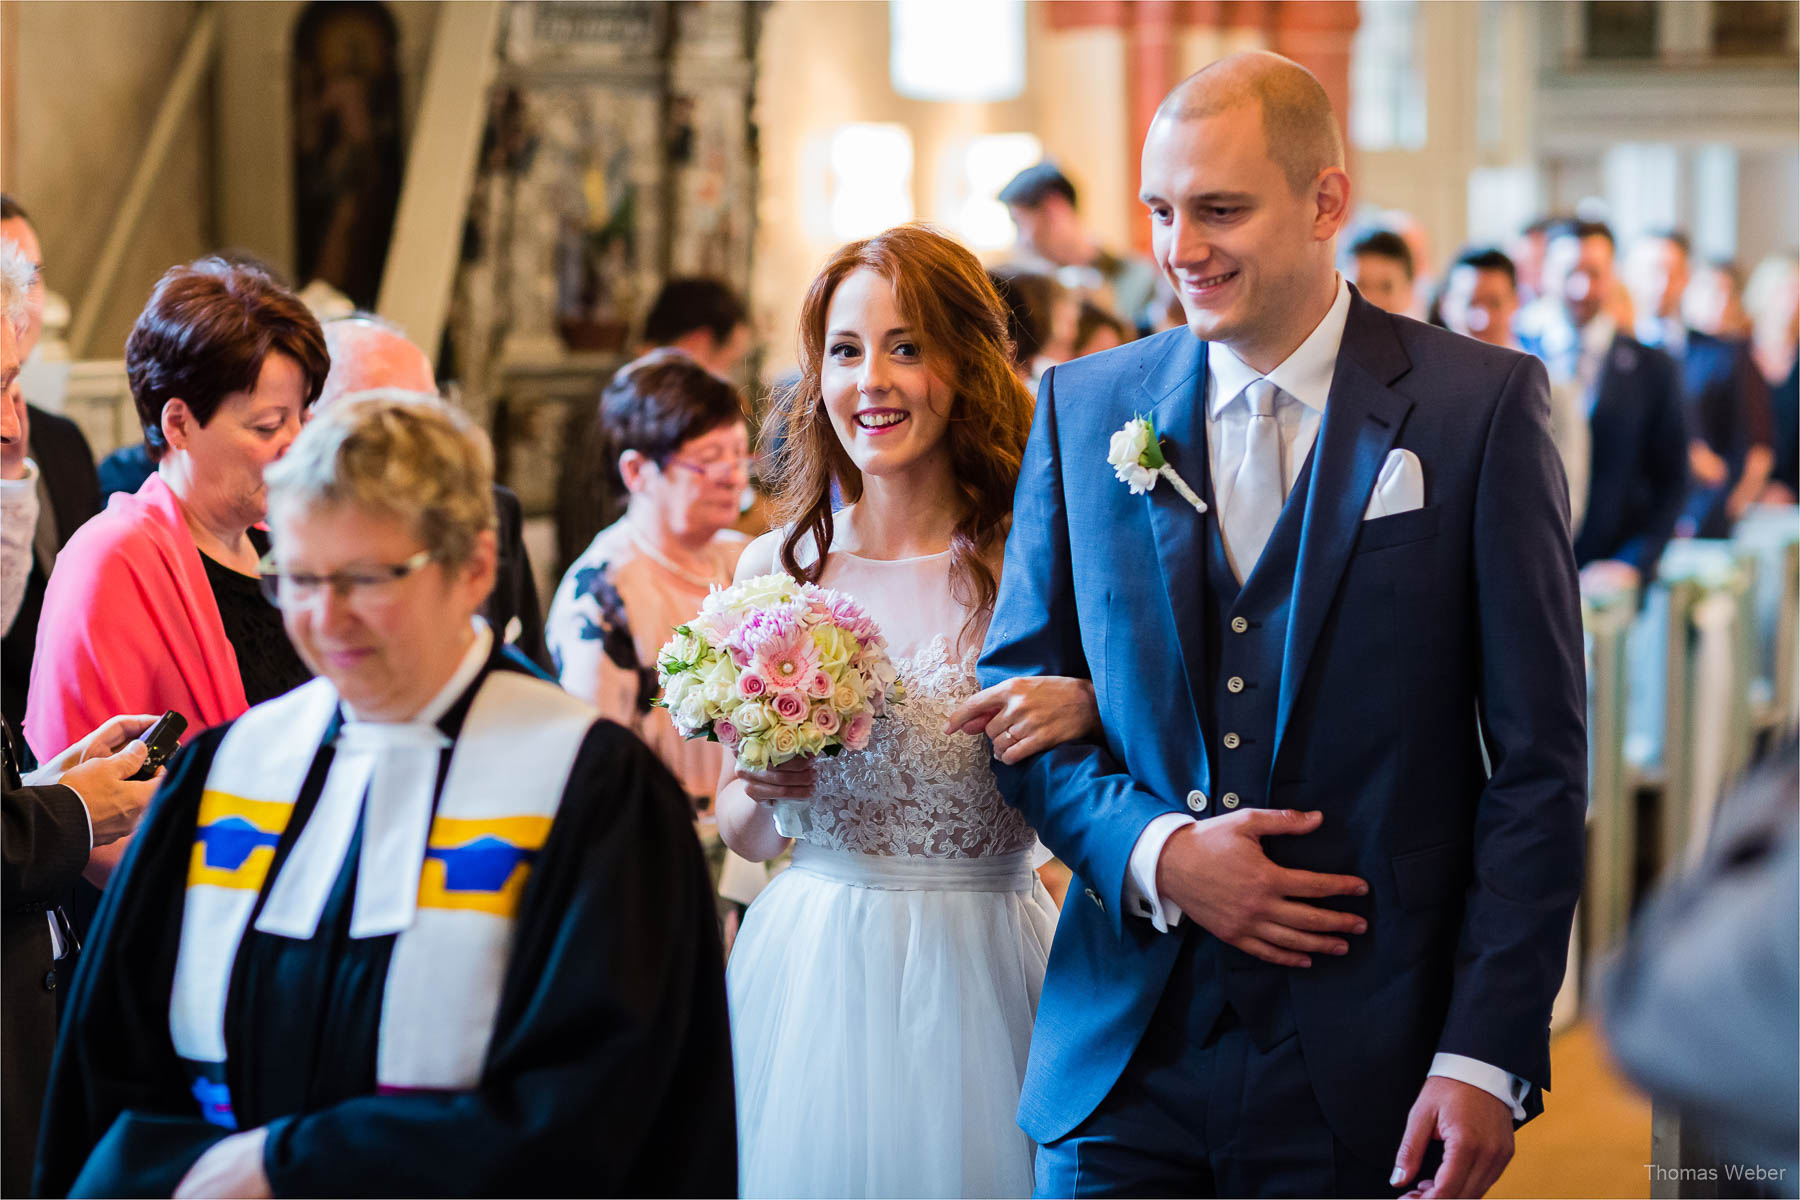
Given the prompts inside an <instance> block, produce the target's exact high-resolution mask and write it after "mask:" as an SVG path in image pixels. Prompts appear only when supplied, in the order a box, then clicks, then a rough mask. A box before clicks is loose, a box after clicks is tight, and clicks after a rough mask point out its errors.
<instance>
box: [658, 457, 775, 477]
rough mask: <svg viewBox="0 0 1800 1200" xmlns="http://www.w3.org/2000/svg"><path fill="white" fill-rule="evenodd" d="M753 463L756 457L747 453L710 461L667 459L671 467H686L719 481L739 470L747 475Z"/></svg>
mask: <svg viewBox="0 0 1800 1200" xmlns="http://www.w3.org/2000/svg"><path fill="white" fill-rule="evenodd" d="M755 463H756V457H755V456H754V455H749V454H746V455H743V456H742V457H739V458H720V459H714V460H712V461H711V462H694V461H692V460H691V459H686V458H671V459H670V460H669V466H671V467H686V468H687V469H688V470H690V471H692V472H693V473H694V474H696V475H704V476H706V477H707V478H708V479H713V480H719V481H723V480H727V479H730V478H732V477H733V476H735V475H737V474H738V473H739V472H742V473H743V474H745V475H748V474H749V473H750V468H751V467H752V466H754V465H755Z"/></svg>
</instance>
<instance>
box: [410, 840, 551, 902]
mask: <svg viewBox="0 0 1800 1200" xmlns="http://www.w3.org/2000/svg"><path fill="white" fill-rule="evenodd" d="M552 819H553V818H550V817H489V818H463V817H442V816H440V817H437V818H435V819H433V821H432V822H431V833H430V835H429V837H428V838H427V839H426V843H425V864H424V868H423V870H421V871H420V873H419V907H420V908H460V909H473V910H475V911H477V912H485V913H492V914H494V915H495V916H498V917H511V916H513V915H514V914H515V913H516V912H518V909H519V897H520V896H521V895H522V894H523V893H524V891H525V881H526V880H527V879H529V878H531V868H532V866H533V864H534V863H536V861H537V856H538V852H539V851H540V850H542V849H543V846H544V842H545V840H546V839H548V838H549V836H550V824H551V821H552Z"/></svg>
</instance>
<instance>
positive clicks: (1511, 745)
mask: <svg viewBox="0 0 1800 1200" xmlns="http://www.w3.org/2000/svg"><path fill="white" fill-rule="evenodd" d="M1205 355H1206V346H1205V344H1204V343H1202V342H1200V341H1198V340H1197V339H1195V338H1194V337H1193V336H1192V335H1191V334H1190V333H1188V332H1187V331H1186V330H1185V329H1183V330H1175V331H1171V332H1169V333H1165V334H1161V335H1159V336H1156V337H1153V338H1149V339H1146V340H1144V341H1141V342H1136V343H1132V344H1130V345H1127V346H1124V347H1121V348H1119V349H1117V350H1113V351H1110V352H1108V353H1105V354H1100V355H1096V356H1093V357H1091V358H1086V359H1080V360H1077V361H1075V362H1071V363H1068V364H1065V365H1063V366H1059V367H1056V368H1055V369H1054V370H1052V371H1051V372H1049V373H1048V374H1047V375H1046V376H1045V378H1044V381H1043V385H1042V388H1041V390H1040V392H1039V396H1038V407H1037V416H1036V422H1035V425H1034V427H1033V430H1032V434H1031V440H1030V443H1029V445H1028V446H1027V449H1026V453H1025V460H1024V465H1023V468H1022V471H1021V474H1020V478H1019V486H1018V493H1017V498H1016V501H1015V507H1014V512H1013V526H1012V533H1011V536H1010V537H1009V538H1008V541H1007V547H1006V564H1005V570H1004V573H1003V575H1002V579H1001V585H1000V594H999V598H998V600H997V603H996V608H995V612H994V618H993V622H992V624H991V626H990V629H989V632H988V637H987V646H986V649H985V651H984V654H983V657H982V660H981V674H982V682H983V683H984V684H991V683H994V682H997V681H998V680H1000V679H1004V678H1006V677H1009V676H1013V675H1030V674H1064V675H1075V676H1085V677H1089V678H1091V679H1092V680H1093V682H1094V686H1095V695H1096V699H1097V701H1098V704H1099V707H1100V713H1101V717H1102V721H1103V725H1104V732H1103V735H1102V736H1101V738H1100V739H1099V740H1097V741H1092V742H1072V743H1068V744H1065V745H1062V746H1059V747H1057V748H1055V749H1053V750H1050V751H1047V752H1045V753H1043V754H1040V755H1037V756H1036V757H1034V758H1032V759H1030V760H1028V761H1026V762H1024V763H1021V764H1019V765H1017V766H1015V767H1011V768H1008V767H1003V766H999V765H996V768H995V770H996V774H997V776H998V778H999V780H1000V786H1001V788H1002V790H1003V791H1004V792H1005V794H1006V796H1007V798H1008V799H1009V800H1010V801H1011V802H1012V803H1014V804H1015V805H1017V806H1018V807H1019V808H1020V809H1021V810H1022V811H1023V812H1024V813H1025V815H1026V816H1027V817H1028V818H1029V819H1030V821H1031V823H1032V824H1033V825H1034V826H1035V827H1036V828H1037V830H1038V832H1039V834H1040V836H1041V837H1042V838H1043V840H1044V842H1045V844H1046V845H1048V846H1049V847H1050V849H1051V850H1053V851H1054V852H1055V853H1056V854H1057V855H1058V856H1060V857H1061V858H1062V859H1063V860H1064V861H1065V862H1066V863H1068V864H1069V865H1070V866H1071V867H1072V868H1073V869H1074V871H1075V873H1076V875H1077V876H1078V877H1079V879H1078V882H1077V883H1076V884H1075V886H1073V887H1072V888H1071V890H1070V892H1069V901H1068V903H1067V905H1066V906H1065V907H1064V909H1063V915H1062V920H1061V924H1060V926H1059V927H1058V930H1057V936H1056V941H1055V945H1054V946H1053V948H1052V952H1051V959H1050V971H1049V978H1048V979H1047V981H1046V983H1045V987H1044V992H1043V998H1042V1000H1041V1002H1040V1005H1039V1008H1038V1014H1037V1027H1036V1033H1035V1036H1034V1040H1033V1044H1032V1057H1031V1063H1030V1067H1029V1069H1028V1073H1027V1077H1026V1081H1025V1087H1024V1095H1023V1098H1022V1099H1021V1101H1020V1109H1019V1117H1020V1124H1021V1125H1022V1126H1023V1127H1024V1128H1025V1130H1026V1131H1027V1132H1028V1133H1030V1134H1031V1135H1032V1137H1034V1138H1036V1139H1037V1140H1039V1141H1049V1140H1053V1139H1055V1138H1057V1137H1060V1136H1062V1135H1063V1134H1065V1133H1067V1132H1069V1131H1070V1130H1071V1129H1073V1128H1074V1127H1075V1126H1076V1125H1078V1124H1079V1123H1080V1122H1081V1121H1082V1120H1083V1119H1084V1118H1085V1117H1086V1116H1087V1115H1088V1114H1089V1113H1090V1112H1092V1111H1093V1109H1094V1107H1095V1106H1096V1105H1097V1104H1098V1103H1099V1102H1100V1100H1101V1099H1102V1098H1103V1097H1104V1096H1105V1095H1106V1093H1107V1092H1108V1090H1109V1089H1110V1088H1111V1087H1112V1085H1113V1083H1114V1082H1115V1081H1116V1080H1117V1079H1118V1077H1119V1074H1120V1072H1121V1071H1122V1070H1123V1068H1124V1067H1125V1064H1126V1062H1127V1060H1128V1059H1129V1058H1130V1056H1131V1054H1132V1052H1133V1050H1134V1048H1135V1047H1136V1045H1137V1043H1138V1040H1139V1038H1140V1036H1141V1035H1142V1033H1143V1031H1144V1029H1145V1026H1146V1024H1147V1022H1148V1021H1149V1019H1150V1016H1151V1013H1152V1011H1153V1009H1154V1008H1155V1006H1156V1003H1157V1000H1158V998H1159V997H1160V995H1161V994H1162V991H1163V987H1164V984H1165V981H1166V980H1167V978H1168V974H1169V970H1170V966H1171V964H1172V962H1173V960H1174V958H1175V953H1176V949H1177V944H1178V938H1179V937H1181V936H1205V937H1210V936H1211V935H1210V934H1206V933H1203V932H1200V931H1194V930H1190V931H1189V932H1188V933H1187V934H1186V935H1183V934H1181V933H1179V932H1175V933H1168V934H1164V933H1158V932H1156V931H1155V930H1154V929H1153V928H1152V926H1151V925H1150V923H1149V922H1148V921H1146V920H1144V919H1142V918H1140V917H1136V916H1132V917H1122V916H1121V911H1122V907H1123V905H1122V903H1121V899H1122V894H1123V891H1124V884H1125V875H1126V866H1127V861H1128V859H1129V857H1130V854H1131V850H1132V848H1133V846H1134V845H1135V844H1136V842H1137V839H1138V835H1139V833H1140V832H1141V831H1142V830H1143V828H1144V827H1145V826H1146V825H1147V824H1149V822H1150V821H1151V820H1152V819H1153V818H1155V817H1157V816H1159V815H1161V814H1163V813H1169V812H1186V811H1187V810H1186V808H1185V807H1184V805H1183V799H1184V797H1185V796H1186V795H1187V793H1188V792H1189V790H1190V789H1194V788H1198V789H1201V790H1202V791H1205V792H1207V793H1208V794H1209V795H1210V794H1211V792H1212V788H1211V780H1210V772H1209V769H1208V763H1207V759H1206V751H1205V748H1204V746H1205V741H1204V737H1203V731H1202V729H1201V727H1200V717H1199V715H1198V714H1199V713H1200V712H1202V711H1205V709H1204V708H1203V706H1202V704H1201V702H1200V701H1201V696H1202V694H1203V691H1204V689H1207V688H1209V687H1211V686H1212V681H1210V680H1207V679H1204V678H1202V674H1203V672H1204V661H1205V659H1204V648H1203V645H1202V639H1203V636H1204V629H1205V623H1206V622H1207V621H1208V620H1211V619H1213V618H1212V617H1211V616H1210V615H1209V614H1208V613H1207V612H1206V611H1205V607H1206V605H1207V603H1208V601H1207V597H1206V594H1205V589H1204V587H1203V585H1202V583H1201V580H1200V576H1201V572H1200V566H1199V564H1200V563H1201V561H1202V559H1203V556H1204V552H1205V550H1204V543H1203V541H1202V538H1203V529H1204V523H1203V521H1202V520H1201V519H1200V518H1199V517H1198V516H1197V515H1196V514H1195V512H1194V511H1193V509H1191V508H1190V507H1189V506H1188V505H1187V504H1186V503H1185V502H1184V501H1183V500H1182V499H1181V498H1180V497H1179V496H1177V495H1176V494H1175V492H1174V489H1172V488H1170V487H1169V486H1167V484H1162V485H1159V486H1158V487H1156V488H1155V489H1154V490H1153V491H1151V492H1150V493H1149V494H1147V495H1141V496H1133V495H1131V494H1130V492H1129V490H1128V489H1127V488H1126V486H1125V485H1124V484H1122V483H1120V482H1118V481H1117V480H1116V479H1115V478H1114V477H1113V473H1112V470H1111V468H1110V467H1109V466H1108V465H1107V462H1106V451H1107V441H1108V439H1109V437H1110V436H1111V434H1112V433H1113V431H1115V430H1117V429H1118V428H1119V427H1120V426H1121V425H1122V424H1124V423H1125V422H1126V421H1127V420H1129V419H1130V418H1131V417H1132V416H1134V415H1136V414H1150V415H1152V416H1154V418H1155V420H1156V424H1157V428H1158V430H1159V431H1160V432H1161V433H1162V435H1163V437H1164V443H1163V451H1164V454H1165V455H1166V456H1167V458H1168V460H1169V462H1170V464H1171V465H1173V466H1174V467H1175V468H1176V469H1177V470H1178V471H1180V472H1181V474H1182V476H1183V478H1185V479H1187V480H1189V481H1193V482H1195V483H1196V484H1197V482H1198V481H1199V480H1200V478H1201V476H1202V462H1203V458H1204V456H1205V454H1206V423H1205V414H1204V411H1203V404H1204V384H1205V378H1206V375H1205ZM1394 447H1405V448H1408V449H1410V450H1412V451H1413V452H1414V453H1416V454H1417V455H1418V456H1419V458H1420V460H1421V462H1422V464H1423V467H1424V473H1425V506H1424V507H1423V508H1420V509H1418V510H1415V511H1412V512H1407V513H1400V514H1397V515H1393V516H1388V517H1384V518H1380V519H1378V520H1375V521H1370V522H1367V523H1365V522H1364V521H1363V519H1362V517H1363V511H1364V509H1365V507H1366V505H1367V503H1368V499H1369V496H1370V493H1371V491H1372V490H1373V487H1374V484H1375V480H1376V476H1377V474H1378V472H1379V470H1380V468H1381V464H1382V462H1383V460H1384V459H1385V458H1386V456H1387V454H1388V452H1389V450H1391V449H1393V448H1394ZM1313 459H1314V461H1313V467H1312V471H1313V474H1312V482H1311V486H1310V490H1309V496H1308V499H1307V502H1306V510H1305V520H1304V525H1303V527H1302V528H1303V532H1302V540H1301V549H1300V556H1299V563H1298V567H1297V571H1296V575H1295V583H1294V588H1295V598H1294V604H1293V608H1292V612H1291V617H1290V623H1289V628H1288V631H1287V639H1286V643H1285V649H1284V653H1283V660H1282V664H1281V671H1280V680H1281V683H1280V696H1279V704H1278V718H1277V726H1276V750H1275V755H1274V759H1273V762H1274V766H1273V769H1272V772H1271V779H1270V787H1269V789H1268V795H1269V796H1270V797H1271V799H1272V802H1273V803H1274V804H1276V805H1279V806H1282V807H1291V808H1296V809H1319V810H1322V811H1323V812H1324V814H1325V819H1324V824H1323V826H1322V827H1321V828H1320V829H1319V830H1318V831H1317V832H1315V833H1313V834H1310V835H1307V836H1305V837H1301V838H1291V839H1283V838H1272V839H1269V840H1267V841H1265V842H1264V843H1263V845H1264V849H1265V852H1266V853H1268V854H1269V855H1270V856H1271V857H1272V858H1274V859H1275V860H1276V861H1278V862H1281V863H1283V864H1284V865H1289V866H1295V867H1301V868H1305V869H1310V870H1319V871H1332V872H1345V873H1354V874H1357V875H1360V876H1362V877H1363V878H1365V879H1367V880H1368V882H1369V885H1370V889H1371V891H1370V894H1369V895H1368V896H1367V897H1364V898H1360V899H1354V900H1346V901H1345V902H1344V905H1343V906H1344V907H1345V908H1350V909H1354V910H1356V911H1359V912H1362V913H1364V914H1365V915H1366V916H1367V917H1368V919H1369V932H1368V933H1367V934H1365V935H1363V936H1361V937H1356V938H1352V939H1351V950H1350V953H1349V954H1348V955H1345V956H1343V957H1341V958H1330V957H1327V956H1319V957H1318V958H1316V959H1315V960H1314V965H1313V966H1312V967H1311V968H1308V969H1303V970H1293V971H1288V972H1286V982H1287V986H1288V988H1289V995H1290V998H1291V1000H1292V1004H1293V1008H1294V1015H1295V1020H1296V1022H1297V1024H1298V1027H1299V1034H1300V1038H1301V1042H1302V1046H1303V1049H1304V1053H1305V1057H1306V1061H1307V1063H1308V1065H1309V1070H1310V1073H1311V1075H1312V1078H1313V1082H1314V1086H1315V1089H1316V1091H1317V1093H1318V1096H1319V1100H1320V1104H1321V1107H1322V1108H1323V1110H1324V1112H1325V1114H1326V1117H1327V1119H1328V1120H1329V1121H1330V1122H1331V1124H1332V1127H1333V1129H1334V1130H1335V1131H1336V1132H1337V1134H1338V1135H1339V1136H1340V1137H1341V1138H1343V1139H1344V1140H1345V1141H1346V1142H1348V1143H1349V1144H1351V1145H1352V1146H1353V1147H1356V1148H1358V1149H1359V1150H1360V1151H1362V1152H1364V1153H1366V1154H1369V1155H1373V1156H1374V1157H1375V1160H1376V1161H1384V1156H1385V1157H1391V1156H1392V1154H1393V1153H1394V1150H1395V1148H1396V1147H1397V1145H1398V1143H1399V1138H1400V1133H1401V1129H1402V1127H1403V1124H1404V1120H1405V1115H1406V1111H1407V1109H1408V1107H1410V1105H1411V1103H1412V1101H1413V1100H1414V1099H1415V1098H1416V1096H1417V1092H1418V1089H1419V1087H1420V1085H1421V1084H1422V1083H1423V1080H1424V1077H1425V1074H1426V1071H1427V1070H1428V1068H1429V1064H1430V1060H1431V1057H1432V1054H1433V1053H1434V1052H1435V1051H1440V1050H1441V1051H1446V1052H1450V1053H1456V1054H1463V1055H1468V1056H1470V1057H1473V1058H1477V1059H1480V1060H1482V1061H1484V1062H1488V1063H1492V1064H1494V1065H1496V1066H1499V1067H1502V1068H1504V1069H1506V1070H1508V1071H1510V1072H1512V1073H1514V1074H1516V1075H1519V1076H1522V1077H1524V1078H1526V1079H1528V1080H1530V1081H1532V1082H1533V1083H1535V1084H1539V1085H1547V1084H1548V1083H1549V1080H1550V1062H1549V1016H1550V1005H1551V1001H1552V999H1553V997H1554V996H1555V993H1556V990H1557V987H1558V985H1559V984H1560V982H1561V980H1562V977H1563V971H1564V964H1565V955H1566V952H1567V947H1568V936H1569V927H1570V919H1571V915H1572V913H1573V909H1574V904H1575V900H1576V897H1577V895H1578V894H1579V891H1580V887H1581V878H1582V859H1583V817H1584V812H1585V804H1586V773H1587V740H1586V704H1585V695H1586V690H1585V676H1584V670H1583V660H1582V643H1581V621H1580V608H1579V600H1578V597H1577V591H1576V578H1575V564H1574V559H1573V555H1572V553H1571V550H1570V545H1569V534H1568V525H1567V521H1568V517H1567V513H1568V495H1567V488H1566V484H1565V482H1564V479H1563V472H1562V468H1561V466H1560V465H1559V463H1558V460H1557V457H1556V451H1555V449H1554V447H1553V446H1552V444H1551V440H1550V427H1549V405H1548V387H1547V382H1546V379H1545V375H1544V369H1543V366H1542V364H1540V363H1539V362H1538V361H1537V360H1536V359H1533V358H1529V357H1527V356H1524V355H1521V354H1515V353H1512V352H1510V351H1505V350H1498V349H1494V348H1492V347H1488V346H1485V345H1482V344H1480V343H1478V342H1474V341H1471V340H1468V339H1464V338H1460V337H1457V336H1455V335H1453V334H1450V333H1446V332H1444V331H1442V330H1438V329H1434V328H1432V327H1430V326H1426V325H1422V324H1419V323H1417V322H1414V321H1409V320H1405V319H1403V318H1395V317H1391V316H1389V315H1387V314H1386V313H1383V312H1381V311H1380V310H1379V309H1377V308H1375V307H1374V306H1373V305H1370V304H1368V303H1367V302H1366V301H1364V300H1362V298H1361V297H1360V296H1357V297H1354V298H1353V299H1352V302H1351V311H1350V315H1349V320H1348V325H1347V327H1346V329H1345V333H1344V340H1343V343H1342V348H1341V350H1340V353H1339V356H1338V360H1337V369H1336V374H1335V376H1334V378H1333V380H1332V385H1331V392H1330V398H1329V401H1328V403H1327V406H1326V412H1325V416H1324V420H1323V422H1322V423H1321V426H1320V430H1319V435H1318V440H1317V442H1316V445H1315V448H1314V451H1313ZM1477 711H1479V713H1480V716H1481V725H1480V729H1479V730H1478V727H1477V721H1476V715H1477ZM1215 732H1216V731H1215ZM1484 734H1485V737H1486V740H1487V749H1488V753H1489V754H1490V755H1491V758H1492V762H1493V774H1492V776H1491V777H1489V776H1488V775H1486V773H1485V772H1484V768H1483V763H1482V746H1481V738H1482V736H1483V735H1484ZM1217 808H1218V806H1217V804H1216V803H1215V804H1214V805H1212V811H1213V812H1216V811H1217ZM1084 890H1085V891H1091V892H1092V893H1093V895H1092V896H1091V897H1089V898H1087V899H1084V898H1083V894H1084ZM1233 953H1235V952H1233ZM1534 1096H1535V1092H1534Z"/></svg>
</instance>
